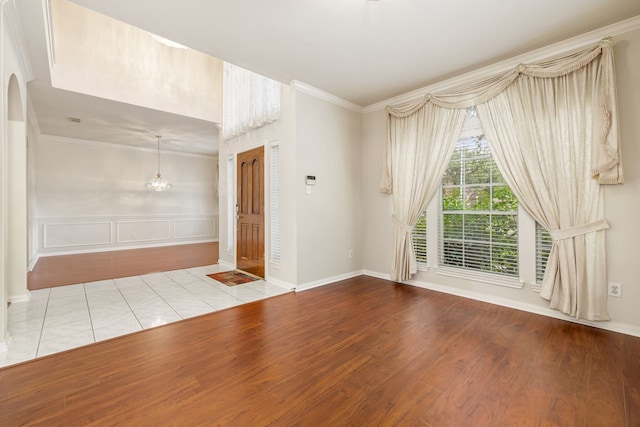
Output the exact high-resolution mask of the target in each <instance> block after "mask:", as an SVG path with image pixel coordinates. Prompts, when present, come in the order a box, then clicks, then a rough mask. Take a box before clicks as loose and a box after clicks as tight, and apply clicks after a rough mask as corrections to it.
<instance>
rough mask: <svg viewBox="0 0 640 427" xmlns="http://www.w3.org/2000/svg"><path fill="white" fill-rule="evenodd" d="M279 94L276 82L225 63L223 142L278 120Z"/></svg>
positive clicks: (278, 85)
mask: <svg viewBox="0 0 640 427" xmlns="http://www.w3.org/2000/svg"><path fill="white" fill-rule="evenodd" d="M280 90H281V85H280V83H278V82H277V81H275V80H271V79H269V78H267V77H265V76H262V75H260V74H256V73H253V72H251V71H248V70H245V69H244V68H241V67H238V66H235V65H233V64H229V63H227V62H225V63H224V74H223V92H222V95H223V98H222V138H223V139H229V138H233V137H234V136H238V135H241V134H243V133H246V132H248V131H250V130H252V129H257V128H259V127H261V126H264V125H266V124H269V123H272V122H274V121H275V120H277V119H278V118H279V117H280V98H281V96H280Z"/></svg>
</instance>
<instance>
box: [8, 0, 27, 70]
mask: <svg viewBox="0 0 640 427" xmlns="http://www.w3.org/2000/svg"><path fill="white" fill-rule="evenodd" d="M15 2H16V0H5V1H4V2H3V3H2V12H3V15H4V19H5V22H6V24H7V26H8V27H9V32H10V33H11V37H12V39H13V43H14V45H15V48H16V54H17V56H18V62H19V63H20V68H21V69H22V72H23V73H24V80H25V81H27V82H29V81H31V80H33V79H34V75H33V67H32V66H31V60H30V59H29V55H28V54H27V44H26V39H25V37H24V30H23V29H22V22H21V21H20V13H19V12H18V8H17V6H16V3H15Z"/></svg>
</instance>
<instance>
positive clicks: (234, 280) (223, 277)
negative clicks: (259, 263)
mask: <svg viewBox="0 0 640 427" xmlns="http://www.w3.org/2000/svg"><path fill="white" fill-rule="evenodd" d="M207 276H209V277H211V278H212V279H213V280H216V281H218V282H220V283H223V284H225V285H227V286H236V285H241V284H243V283H249V282H253V281H255V280H261V279H260V278H258V277H254V276H250V275H248V274H246V273H242V272H240V271H238V270H233V271H223V272H222V273H213V274H207Z"/></svg>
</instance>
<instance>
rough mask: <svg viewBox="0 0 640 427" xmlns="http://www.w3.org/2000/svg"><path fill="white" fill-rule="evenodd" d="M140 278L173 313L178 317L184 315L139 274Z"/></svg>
mask: <svg viewBox="0 0 640 427" xmlns="http://www.w3.org/2000/svg"><path fill="white" fill-rule="evenodd" d="M163 274H164V273H163ZM140 278H141V279H142V281H143V282H144V283H145V285H147V286H148V287H149V289H151V290H152V291H153V292H155V294H156V295H158V297H159V298H160V299H161V300H162V301H164V303H165V304H167V305H168V306H169V308H171V310H173V312H174V313H176V314H177V315H178V317H180V318H181V319H184V317H183V316H182V315H181V314H180V313H178V311H177V310H176V309H175V308H173V306H172V305H171V304H170V303H169V301H167V300H165V299H164V298H163V297H162V295H160V294H159V293H158V291H156V290H155V289H153V287H152V286H151V285H150V284H149V282H147V281H146V280H144V276H140ZM145 329H146V328H145Z"/></svg>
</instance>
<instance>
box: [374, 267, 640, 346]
mask: <svg viewBox="0 0 640 427" xmlns="http://www.w3.org/2000/svg"><path fill="white" fill-rule="evenodd" d="M363 274H366V275H367V276H371V277H377V278H378V279H385V280H391V276H390V275H389V274H385V273H379V272H375V271H370V270H365V271H364V272H363ZM401 283H403V284H405V285H411V286H416V287H419V288H424V289H430V290H432V291H438V292H443V293H446V294H450V295H456V296H459V297H463V298H469V299H473V300H476V301H482V302H487V303H490V304H495V305H499V306H502V307H508V308H513V309H516V310H521V311H526V312H529V313H534V314H540V315H542V316H547V317H552V318H555V319H560V320H565V321H567V322H572V323H579V324H581V325H586V326H593V327H594V328H599V329H604V330H607V331H612V332H619V333H621V334H626V335H631V336H635V337H640V326H637V325H631V324H628V323H622V322H615V321H608V322H590V321H588V320H576V319H574V318H572V317H569V316H566V315H565V314H563V313H561V312H559V311H556V310H553V309H551V308H545V307H540V306H537V305H534V304H528V303H524V302H519V301H513V300H510V299H506V298H500V297H496V296H491V295H485V294H482V293H479V292H474V291H469V290H466V289H459V288H454V287H451V286H445V285H437V284H435V283H429V282H422V281H417V280H406V281H404V282H401Z"/></svg>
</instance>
